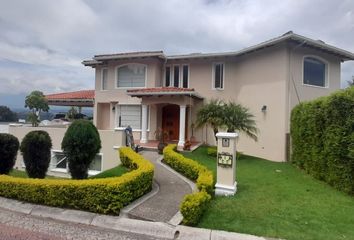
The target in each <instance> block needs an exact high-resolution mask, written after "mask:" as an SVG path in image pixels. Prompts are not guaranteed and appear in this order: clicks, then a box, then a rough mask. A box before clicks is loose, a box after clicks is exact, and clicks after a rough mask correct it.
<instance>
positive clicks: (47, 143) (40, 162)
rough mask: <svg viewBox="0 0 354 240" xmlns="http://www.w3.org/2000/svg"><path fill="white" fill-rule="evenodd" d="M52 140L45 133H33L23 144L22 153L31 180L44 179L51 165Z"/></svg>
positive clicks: (25, 138)
mask: <svg viewBox="0 0 354 240" xmlns="http://www.w3.org/2000/svg"><path fill="white" fill-rule="evenodd" d="M51 148H52V140H51V139H50V137H49V135H48V133H47V132H45V131H32V132H29V133H27V134H26V136H25V137H24V138H23V140H22V142H21V147H20V149H21V153H22V155H23V161H24V163H25V165H26V172H27V174H28V176H29V177H30V178H44V177H45V175H46V173H47V170H48V167H49V163H50V150H51Z"/></svg>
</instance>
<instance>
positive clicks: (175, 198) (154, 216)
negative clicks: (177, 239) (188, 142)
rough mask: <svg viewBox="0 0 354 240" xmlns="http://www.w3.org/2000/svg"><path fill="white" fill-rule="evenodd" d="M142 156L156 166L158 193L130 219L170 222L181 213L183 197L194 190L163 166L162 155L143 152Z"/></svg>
mask: <svg viewBox="0 0 354 240" xmlns="http://www.w3.org/2000/svg"><path fill="white" fill-rule="evenodd" d="M141 154H142V155H143V156H144V158H146V159H148V160H150V161H151V162H152V163H153V164H154V165H155V174H154V181H155V183H156V184H157V185H158V192H157V193H156V194H155V195H153V196H152V197H151V198H149V199H148V200H146V201H144V202H143V203H141V204H140V205H138V206H137V207H135V208H133V209H132V210H130V211H129V212H128V213H127V214H128V216H129V217H130V218H137V219H142V220H149V221H155V222H169V221H170V220H171V219H172V218H173V217H174V216H175V215H176V213H177V212H178V211H179V206H180V203H181V201H182V199H183V197H184V196H185V195H186V194H189V193H191V192H192V189H191V187H190V186H189V185H188V184H187V183H186V182H185V181H184V180H182V179H181V177H179V176H177V175H176V174H175V173H173V172H171V171H169V170H168V169H167V168H166V167H164V166H162V163H160V161H159V159H161V155H159V154H158V153H157V152H153V151H142V152H141Z"/></svg>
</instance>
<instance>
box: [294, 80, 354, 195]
mask: <svg viewBox="0 0 354 240" xmlns="http://www.w3.org/2000/svg"><path fill="white" fill-rule="evenodd" d="M290 132H291V139H292V158H291V159H292V162H293V163H294V164H295V165H297V166H298V167H300V168H302V169H304V170H305V171H306V172H308V173H309V174H311V175H312V176H314V177H315V178H317V179H320V180H323V181H325V182H327V183H329V184H330V185H332V186H333V187H335V188H337V189H339V190H341V191H344V192H347V193H349V194H354V87H352V88H348V89H345V90H341V91H338V92H335V93H334V94H332V95H330V96H328V97H322V98H319V99H316V100H314V101H310V102H304V103H300V104H299V105H297V106H296V107H295V108H294V109H293V110H292V113H291V130H290Z"/></svg>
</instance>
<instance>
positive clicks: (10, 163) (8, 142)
mask: <svg viewBox="0 0 354 240" xmlns="http://www.w3.org/2000/svg"><path fill="white" fill-rule="evenodd" d="M18 147H19V142H18V139H17V138H16V137H15V136H13V135H11V134H7V133H0V174H8V173H9V172H10V171H11V169H12V168H13V167H14V165H15V162H16V155H17V151H18Z"/></svg>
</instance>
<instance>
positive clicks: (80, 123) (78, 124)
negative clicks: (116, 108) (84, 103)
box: [61, 120, 101, 179]
mask: <svg viewBox="0 0 354 240" xmlns="http://www.w3.org/2000/svg"><path fill="white" fill-rule="evenodd" d="M61 148H62V149H63V151H64V154H65V156H66V157H67V160H68V163H69V171H70V174H71V177H72V178H73V179H84V178H87V176H88V170H89V167H90V164H91V163H92V161H93V159H94V158H95V156H96V154H97V153H98V152H99V150H100V149H101V140H100V135H99V133H98V131H97V128H96V127H95V126H94V125H93V124H92V123H91V122H90V121H87V120H77V121H74V122H73V123H72V124H71V125H70V127H69V128H68V130H67V131H66V133H65V136H64V139H63V142H62V143H61Z"/></svg>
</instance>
